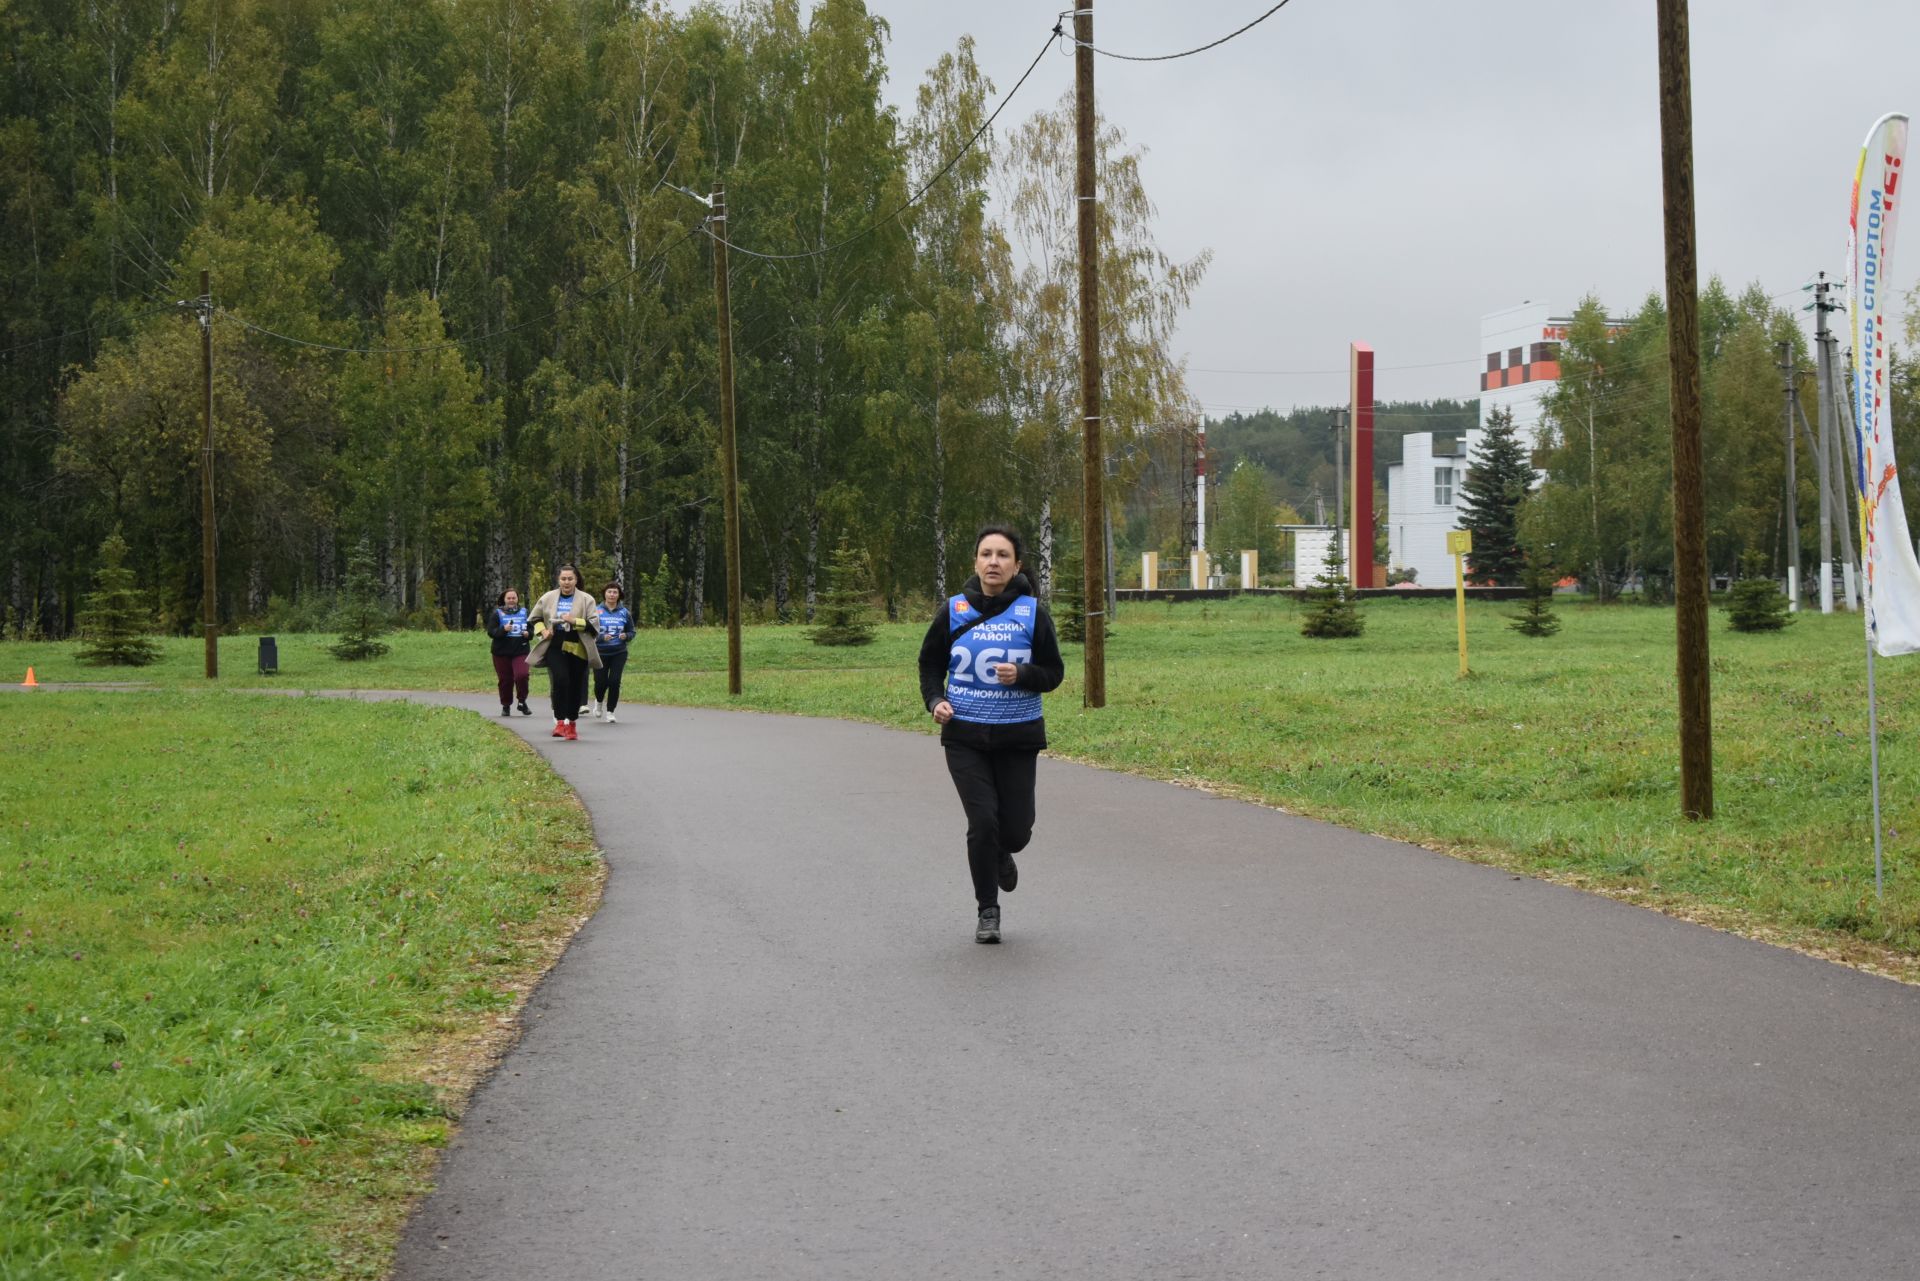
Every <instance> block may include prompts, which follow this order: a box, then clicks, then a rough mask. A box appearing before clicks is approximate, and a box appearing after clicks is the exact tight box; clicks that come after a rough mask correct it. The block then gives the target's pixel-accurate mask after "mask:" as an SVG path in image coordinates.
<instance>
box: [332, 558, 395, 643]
mask: <svg viewBox="0 0 1920 1281" xmlns="http://www.w3.org/2000/svg"><path fill="white" fill-rule="evenodd" d="M342 598H343V599H342V601H341V605H340V639H339V640H338V641H336V642H334V643H333V644H332V645H329V646H328V647H327V648H328V649H329V650H331V651H332V652H333V656H334V657H335V658H339V659H343V660H345V661H347V662H358V661H359V660H361V659H363V658H378V657H380V655H382V654H384V653H386V652H387V647H386V646H385V645H383V644H381V643H380V641H378V640H376V639H375V637H377V636H379V635H380V634H381V633H383V632H386V631H389V630H391V627H392V625H391V624H390V623H389V622H388V621H387V616H386V615H385V614H384V613H382V612H381V609H380V585H379V583H378V582H377V581H376V580H375V578H374V571H373V551H372V549H371V548H369V547H368V546H367V540H366V539H364V538H363V539H361V540H360V545H359V546H358V547H356V548H354V550H353V555H352V556H350V557H348V558H347V585H346V589H345V591H344V592H342Z"/></svg>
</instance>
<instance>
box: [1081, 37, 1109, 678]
mask: <svg viewBox="0 0 1920 1281" xmlns="http://www.w3.org/2000/svg"><path fill="white" fill-rule="evenodd" d="M1073 98H1074V137H1075V140H1076V142H1077V143H1078V147H1077V151H1078V156H1077V163H1076V164H1075V170H1076V174H1075V177H1076V183H1075V185H1076V186H1077V187H1078V188H1079V192H1078V194H1079V197H1080V198H1079V200H1078V201H1077V203H1078V204H1079V206H1080V405H1081V409H1080V414H1081V419H1080V421H1081V426H1082V431H1083V440H1082V442H1081V458H1080V479H1081V487H1082V489H1083V490H1084V492H1085V495H1086V497H1085V502H1084V507H1085V511H1084V512H1083V514H1082V516H1081V519H1080V528H1081V530H1082V531H1084V532H1083V533H1082V536H1081V539H1080V543H1081V546H1082V547H1084V548H1085V549H1086V555H1085V556H1084V557H1083V558H1082V559H1083V560H1085V561H1086V579H1087V581H1086V587H1085V590H1086V594H1085V596H1083V597H1082V599H1083V600H1085V601H1086V602H1087V604H1088V605H1092V604H1093V602H1094V601H1096V600H1100V599H1101V597H1102V596H1103V595H1104V594H1105V588H1106V580H1107V566H1106V559H1107V549H1106V544H1105V543H1103V542H1102V541H1101V540H1100V538H1099V537H1098V531H1099V530H1100V528H1101V525H1102V524H1103V523H1104V521H1105V512H1106V507H1107V503H1106V494H1105V492H1104V491H1105V485H1104V482H1105V480H1106V477H1105V476H1104V475H1103V474H1102V472H1103V470H1104V468H1103V466H1102V460H1103V459H1104V458H1105V456H1106V450H1105V448H1104V447H1103V446H1102V445H1101V442H1100V236H1099V225H1098V223H1097V222H1096V220H1095V218H1094V212H1095V209H1094V192H1093V180H1094V167H1095V160H1096V157H1095V154H1094V137H1093V114H1094V113H1093V0H1080V4H1079V7H1078V8H1076V9H1075V10H1074V12H1073ZM1103 603H1104V602H1103ZM1086 631H1087V640H1086V645H1085V647H1084V648H1083V649H1082V651H1081V652H1082V655H1083V660H1082V661H1083V664H1084V673H1085V674H1084V676H1083V678H1082V686H1083V689H1082V701H1083V702H1084V703H1085V704H1086V706H1088V707H1105V706H1106V705H1107V617H1106V610H1105V609H1104V608H1102V609H1099V610H1094V609H1089V610H1087V627H1086Z"/></svg>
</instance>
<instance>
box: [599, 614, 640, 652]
mask: <svg viewBox="0 0 1920 1281" xmlns="http://www.w3.org/2000/svg"><path fill="white" fill-rule="evenodd" d="M632 625H633V611H632V610H630V609H628V608H627V607H626V606H625V605H622V606H620V607H619V608H617V609H608V608H606V607H605V606H601V609H600V642H599V643H600V648H601V649H602V650H609V649H625V648H626V646H627V640H626V632H627V628H629V627H631V626H632Z"/></svg>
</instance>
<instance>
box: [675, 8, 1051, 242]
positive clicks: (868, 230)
mask: <svg viewBox="0 0 1920 1281" xmlns="http://www.w3.org/2000/svg"><path fill="white" fill-rule="evenodd" d="M1061 34H1062V33H1061V30H1060V26H1059V24H1058V23H1056V24H1055V25H1054V28H1053V30H1052V31H1051V32H1049V33H1048V35H1047V42H1046V43H1045V44H1044V45H1042V46H1040V52H1039V53H1037V54H1035V55H1034V58H1033V61H1032V62H1031V63H1029V64H1028V65H1027V69H1026V70H1025V71H1024V72H1022V73H1021V75H1020V79H1019V80H1017V81H1015V82H1014V86H1013V88H1011V89H1009V90H1007V92H1006V95H1005V96H1004V97H1002V98H1001V99H1000V105H999V106H997V107H995V108H994V109H993V114H992V115H990V116H988V117H987V118H986V120H985V121H984V122H982V124H981V125H980V127H979V128H978V129H975V130H974V131H973V136H972V137H971V138H968V139H967V140H966V141H965V142H964V143H962V144H961V145H960V149H959V150H958V151H956V152H954V153H953V155H952V156H950V157H948V159H947V162H946V163H945V164H943V165H941V166H940V169H939V171H938V172H936V173H935V174H934V175H933V177H931V178H929V179H927V181H926V182H925V183H924V184H922V185H921V187H920V190H918V191H916V192H914V193H913V194H912V195H911V196H909V197H908V198H907V201H906V203H905V204H903V205H901V206H900V207H899V208H897V209H895V210H893V212H891V213H889V214H887V215H886V216H885V217H883V218H880V219H877V220H876V221H874V222H872V223H870V224H868V225H867V226H866V227H863V228H862V229H860V230H859V231H856V232H854V233H853V234H852V235H851V236H848V237H847V238H846V239H845V240H840V241H836V242H835V243H833V244H831V245H826V246H824V247H822V248H819V249H809V250H807V251H806V252H805V253H797V254H769V253H761V252H760V251H759V250H757V249H748V248H746V247H745V246H742V245H736V244H734V243H733V242H732V241H731V240H726V241H722V243H724V244H725V245H726V246H727V248H728V249H730V250H732V251H733V252H734V253H737V254H745V255H746V256H747V257H749V258H759V259H761V260H763V261H765V262H798V261H801V260H803V259H807V258H818V257H821V256H822V255H824V254H830V253H836V252H838V251H839V250H842V249H845V248H846V247H847V246H848V245H850V244H852V243H853V242H854V241H856V240H859V239H861V238H862V237H865V236H870V235H872V234H873V233H874V232H876V231H878V230H880V228H882V227H884V226H886V225H887V224H888V223H890V222H892V221H893V220H894V219H896V218H898V217H899V216H900V215H901V214H903V213H905V212H906V211H907V210H909V209H911V208H913V207H914V206H915V205H917V204H919V203H920V200H921V198H922V197H923V196H925V195H926V194H927V193H928V192H929V191H932V190H933V188H934V186H935V184H937V183H938V182H939V181H940V180H941V179H942V178H944V177H946V176H947V175H948V174H949V173H951V172H952V171H953V167H954V166H955V165H957V164H959V163H960V160H961V158H962V157H963V156H965V155H966V154H967V152H969V151H971V150H973V145H974V144H975V143H976V142H979V141H980V139H981V137H982V136H983V135H985V133H986V132H987V130H989V129H991V128H993V122H994V121H995V120H998V119H999V118H1000V113H1001V112H1002V111H1005V110H1006V109H1007V104H1008V103H1010V102H1012V101H1013V98H1014V95H1015V94H1017V93H1019V92H1020V86H1021V85H1024V84H1026V83H1027V80H1028V78H1029V77H1031V76H1032V75H1033V69H1034V68H1035V67H1037V66H1039V65H1040V60H1041V59H1042V58H1044V57H1046V56H1047V50H1049V49H1051V48H1053V46H1054V42H1055V41H1056V40H1058V39H1060V37H1061ZM707 234H708V235H709V236H712V237H713V239H715V240H721V237H719V236H714V235H713V231H712V229H711V228H708V229H707Z"/></svg>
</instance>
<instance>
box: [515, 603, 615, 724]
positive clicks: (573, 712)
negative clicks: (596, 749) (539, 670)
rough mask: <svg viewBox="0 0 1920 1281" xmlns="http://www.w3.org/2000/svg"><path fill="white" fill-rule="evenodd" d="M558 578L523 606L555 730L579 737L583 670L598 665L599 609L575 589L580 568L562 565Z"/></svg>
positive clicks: (533, 657)
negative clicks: (542, 670)
mask: <svg viewBox="0 0 1920 1281" xmlns="http://www.w3.org/2000/svg"><path fill="white" fill-rule="evenodd" d="M559 583H560V585H559V586H558V587H556V588H554V589H553V590H552V591H550V592H548V593H547V594H546V595H545V596H542V597H541V598H540V599H539V600H537V601H535V602H534V606H533V608H532V609H531V610H529V611H527V621H528V622H529V623H530V624H531V625H532V627H533V634H534V638H535V639H534V643H533V652H532V653H531V654H529V655H528V660H529V661H530V662H531V663H532V664H533V666H535V667H542V666H544V667H545V668H546V669H547V680H548V688H549V690H550V691H551V692H552V695H553V736H554V737H555V738H567V739H578V738H579V737H580V732H579V730H578V729H577V728H576V727H575V725H574V720H575V718H577V717H578V716H579V715H580V709H581V708H582V707H584V706H586V702H587V673H588V671H589V670H591V669H592V668H595V667H598V666H600V651H599V650H598V649H597V648H595V646H594V643H593V641H594V632H595V631H596V630H597V629H598V627H599V622H600V610H599V607H598V606H597V605H595V604H594V602H593V596H592V594H591V593H588V592H583V591H579V590H578V587H579V584H580V571H579V570H577V569H575V568H574V567H573V566H571V565H562V566H561V567H560V574H559Z"/></svg>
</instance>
